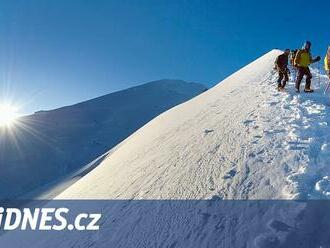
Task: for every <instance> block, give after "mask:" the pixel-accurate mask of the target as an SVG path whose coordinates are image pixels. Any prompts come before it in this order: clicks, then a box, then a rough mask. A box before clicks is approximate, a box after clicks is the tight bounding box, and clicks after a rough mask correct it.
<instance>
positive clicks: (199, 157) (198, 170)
mask: <svg viewBox="0 0 330 248" xmlns="http://www.w3.org/2000/svg"><path fill="white" fill-rule="evenodd" d="M280 53H281V51H279V50H273V51H271V52H269V53H267V54H265V55H264V56H262V57H260V58H259V59H257V60H256V61H254V62H252V63H251V64H249V65H247V66H246V67H244V68H242V69H241V70H239V71H238V72H236V73H234V74H233V75H232V76H230V77H228V78H227V79H225V80H224V81H222V82H221V83H219V84H218V85H217V86H215V87H214V88H212V89H210V90H208V91H206V92H204V93H203V94H201V95H199V96H197V97H195V98H193V99H191V100H190V101H188V102H185V103H183V104H181V105H178V106H176V107H174V108H172V109H170V110H168V111H166V112H165V113H163V114H161V115H159V116H158V117H156V118H155V119H153V120H152V121H150V122H149V123H148V124H146V125H145V126H143V127H142V128H140V129H139V130H138V131H136V132H135V133H134V134H132V135H131V136H130V137H128V138H127V139H126V140H124V141H123V142H121V143H120V144H119V145H117V146H116V147H114V148H113V149H112V150H110V151H109V152H108V153H107V154H105V158H104V159H103V158H101V162H99V161H96V162H97V163H100V164H99V165H98V166H97V167H96V168H95V169H94V170H92V171H90V172H89V173H88V174H87V175H85V176H84V177H83V178H81V179H80V180H78V181H77V182H76V183H74V184H73V185H71V186H70V187H68V188H67V189H66V190H65V191H64V192H62V193H61V194H60V195H58V197H57V198H56V199H70V200H71V199H114V200H115V201H107V202H105V203H104V207H103V203H102V201H82V202H83V203H82V204H81V205H84V204H92V205H93V204H95V210H96V211H101V212H102V213H103V214H104V218H103V220H102V223H101V227H100V231H99V232H94V233H87V232H86V233H84V232H76V233H75V232H26V231H22V232H19V231H17V232H16V233H8V234H5V235H3V236H2V237H1V238H0V243H1V242H2V244H11V245H12V247H26V246H27V245H30V244H31V243H33V246H34V247H46V246H47V247H66V246H72V247H247V248H250V247H251V248H252V247H253V248H269V247H278V248H280V247H327V246H326V245H327V244H329V240H328V235H325V233H324V232H322V231H321V232H320V230H329V223H327V222H326V221H324V220H323V219H322V218H325V219H327V216H328V213H329V211H327V209H328V208H327V206H324V205H322V206H323V207H320V205H318V202H319V201H307V202H300V201H239V200H238V199H323V198H329V197H330V169H329V166H328V161H330V160H329V156H330V148H329V146H330V143H329V142H330V129H329V121H330V111H329V107H328V103H329V101H328V96H325V95H324V94H323V90H324V86H325V83H326V80H327V79H326V77H325V76H324V75H321V74H320V72H319V71H318V70H316V69H313V70H312V72H313V75H314V78H313V82H312V85H313V87H314V89H315V90H316V91H315V93H313V94H303V93H302V94H296V93H295V92H294V87H293V82H292V81H293V75H292V78H291V82H290V83H289V84H288V86H287V92H286V93H283V92H278V91H277V90H276V89H275V86H276V82H275V81H276V74H275V73H274V71H273V65H274V64H273V63H274V60H275V58H276V56H277V55H279V54H280ZM102 159H103V160H102ZM118 199H128V201H118ZM132 199H153V201H149V200H147V201H145V200H141V201H140V200H137V201H132ZM156 199H163V200H162V201H157V200H156ZM164 199H169V200H170V201H166V200H164ZM175 199H177V200H175ZM178 199H212V200H210V201H191V200H189V201H184V200H183V201H181V200H178ZM219 199H234V200H233V201H219ZM69 202H70V203H71V204H73V207H71V210H72V211H73V212H74V211H78V212H79V211H81V210H79V206H80V205H79V202H80V201H77V202H76V201H69ZM321 202H325V203H326V204H327V201H321ZM314 203H315V204H314ZM49 204H53V205H54V204H55V205H56V204H58V205H60V206H62V204H65V202H62V201H51V202H50V203H49ZM66 204H68V203H67V202H66ZM75 204H76V207H77V209H76V208H75V207H74V206H75ZM80 207H81V206H80ZM89 209H93V208H89ZM320 210H323V212H322V211H320ZM74 214H75V213H73V215H74ZM17 237H19V238H17Z"/></svg>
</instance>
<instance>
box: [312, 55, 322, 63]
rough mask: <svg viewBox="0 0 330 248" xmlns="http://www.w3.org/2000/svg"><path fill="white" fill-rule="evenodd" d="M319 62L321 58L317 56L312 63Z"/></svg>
mask: <svg viewBox="0 0 330 248" xmlns="http://www.w3.org/2000/svg"><path fill="white" fill-rule="evenodd" d="M320 60H321V57H320V56H317V57H316V58H315V59H314V60H313V61H314V62H319V61H320Z"/></svg>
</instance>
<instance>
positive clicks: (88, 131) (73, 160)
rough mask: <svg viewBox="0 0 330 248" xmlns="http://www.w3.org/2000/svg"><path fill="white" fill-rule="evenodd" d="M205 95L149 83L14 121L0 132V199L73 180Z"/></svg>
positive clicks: (196, 88)
mask: <svg viewBox="0 0 330 248" xmlns="http://www.w3.org/2000/svg"><path fill="white" fill-rule="evenodd" d="M205 90H206V88H205V86H203V85H201V84H196V83H187V82H184V81H180V80H160V81H154V82H151V83H147V84H144V85H141V86H137V87H133V88H130V89H127V90H123V91H118V92H115V93H112V94H109V95H105V96H102V97H99V98H95V99H92V100H89V101H86V102H82V103H79V104H76V105H72V106H67V107H63V108H60V109H55V110H51V111H39V112H36V113H35V114H33V115H30V116H26V117H22V118H20V119H19V120H18V122H17V125H16V126H14V127H13V128H11V129H7V128H5V127H3V128H0V176H1V180H0V199H3V198H14V199H15V198H16V197H17V196H18V195H22V194H25V193H27V192H29V191H31V190H34V191H33V192H31V193H29V194H28V195H27V196H26V197H28V198H31V197H36V196H37V195H39V194H40V193H41V192H44V191H47V190H49V189H51V190H53V188H54V187H56V185H57V184H58V183H60V184H63V178H64V177H68V175H70V178H72V177H73V176H74V177H75V179H77V178H79V177H80V176H81V175H82V174H83V173H82V174H81V173H80V172H78V173H77V172H76V171H77V170H80V169H81V168H82V167H83V168H84V171H85V172H86V170H87V169H91V168H93V166H95V161H94V162H93V163H92V164H89V165H87V166H86V164H87V163H89V162H91V161H92V160H94V159H95V158H96V157H98V156H100V155H102V154H103V153H105V152H106V151H108V150H109V149H111V148H112V147H114V146H115V145H117V144H118V143H120V142H121V141H122V140H124V139H125V138H127V137H128V136H129V135H130V134H132V133H133V132H134V131H135V130H137V129H138V128H140V127H141V126H143V125H144V124H145V123H147V122H148V121H149V120H151V119H152V118H154V117H155V116H157V115H159V114H160V113H162V112H163V111H165V110H167V109H169V108H171V107H173V106H175V105H177V104H179V103H182V102H184V101H186V100H189V99H190V98H192V97H194V96H196V95H198V94H200V93H201V92H203V91H205ZM72 173H74V174H73V175H72ZM79 175H80V176H79ZM71 181H72V180H71ZM71 181H70V180H67V181H66V186H68V185H70V183H71ZM46 184H47V185H46Z"/></svg>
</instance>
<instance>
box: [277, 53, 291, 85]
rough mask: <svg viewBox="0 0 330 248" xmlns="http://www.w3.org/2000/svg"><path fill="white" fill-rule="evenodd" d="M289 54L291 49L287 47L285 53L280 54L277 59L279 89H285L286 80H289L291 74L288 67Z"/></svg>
mask: <svg viewBox="0 0 330 248" xmlns="http://www.w3.org/2000/svg"><path fill="white" fill-rule="evenodd" d="M289 55H290V49H285V51H284V53H282V54H281V55H279V56H278V57H277V58H276V61H275V66H276V70H277V72H278V80H277V89H278V90H283V89H284V87H285V85H286V82H287V81H288V80H289V75H288V74H289V73H290V71H289V69H288V60H289ZM283 78H284V80H283ZM282 80H283V81H282Z"/></svg>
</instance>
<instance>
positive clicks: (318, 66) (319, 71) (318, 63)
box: [317, 61, 321, 89]
mask: <svg viewBox="0 0 330 248" xmlns="http://www.w3.org/2000/svg"><path fill="white" fill-rule="evenodd" d="M317 70H318V73H319V75H318V76H319V89H320V88H321V69H320V61H319V62H317Z"/></svg>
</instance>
